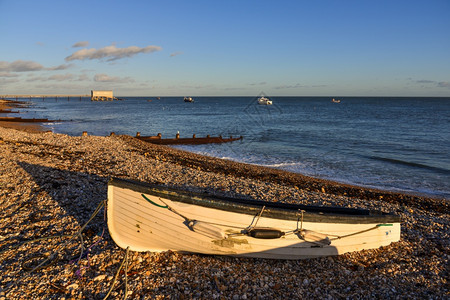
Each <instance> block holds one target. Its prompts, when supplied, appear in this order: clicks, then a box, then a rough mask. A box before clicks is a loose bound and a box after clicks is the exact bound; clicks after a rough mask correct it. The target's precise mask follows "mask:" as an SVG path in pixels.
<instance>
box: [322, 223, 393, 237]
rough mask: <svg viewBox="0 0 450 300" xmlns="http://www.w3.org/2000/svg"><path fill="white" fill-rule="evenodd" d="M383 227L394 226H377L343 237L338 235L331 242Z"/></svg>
mask: <svg viewBox="0 0 450 300" xmlns="http://www.w3.org/2000/svg"><path fill="white" fill-rule="evenodd" d="M382 226H393V224H377V225H375V226H374V227H371V228H368V229H364V230H361V231H358V232H354V233H350V234H346V235H342V236H339V235H338V236H336V237H335V238H332V239H330V240H331V241H334V240H340V239H343V238H346V237H350V236H354V235H357V234H360V233H364V232H368V231H371V230H374V229H377V228H379V227H382ZM329 235H331V234H329Z"/></svg>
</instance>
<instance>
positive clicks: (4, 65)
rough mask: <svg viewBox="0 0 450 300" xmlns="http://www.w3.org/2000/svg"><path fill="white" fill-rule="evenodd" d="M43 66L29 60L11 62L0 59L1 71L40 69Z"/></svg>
mask: <svg viewBox="0 0 450 300" xmlns="http://www.w3.org/2000/svg"><path fill="white" fill-rule="evenodd" d="M43 69H44V66H42V65H41V64H39V63H37V62H34V61H30V60H16V61H13V62H12V63H10V62H7V61H0V71H3V72H27V71H40V70H43Z"/></svg>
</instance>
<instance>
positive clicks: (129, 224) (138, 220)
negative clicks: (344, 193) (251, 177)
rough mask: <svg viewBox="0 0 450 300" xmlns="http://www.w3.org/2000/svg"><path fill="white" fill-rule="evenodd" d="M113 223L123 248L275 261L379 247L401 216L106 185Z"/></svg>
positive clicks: (117, 182) (393, 237) (392, 237)
mask: <svg viewBox="0 0 450 300" xmlns="http://www.w3.org/2000/svg"><path fill="white" fill-rule="evenodd" d="M108 228H109V232H110V234H111V237H112V238H113V240H114V241H115V243H116V244H117V245H118V246H119V247H121V248H124V249H125V248H127V247H129V249H130V250H132V251H152V252H160V251H167V250H172V251H181V252H194V253H203V254H218V255H232V256H244V257H259V258H273V259H303V258H311V257H319V256H330V255H339V254H343V253H346V252H352V251H360V250H363V249H374V248H379V247H381V246H386V245H389V244H390V243H392V242H396V241H398V240H399V239H400V219H399V217H398V216H395V215H392V214H387V213H382V212H379V211H376V212H374V211H368V210H359V209H348V208H333V207H317V206H304V205H294V204H283V203H276V202H265V201H255V200H243V199H234V198H222V197H217V196H211V195H206V194H200V193H192V192H187V191H180V190H175V189H170V188H167V187H163V186H157V185H150V184H147V183H142V182H134V181H128V180H123V179H113V180H111V181H110V182H109V183H108Z"/></svg>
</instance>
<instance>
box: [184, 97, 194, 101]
mask: <svg viewBox="0 0 450 300" xmlns="http://www.w3.org/2000/svg"><path fill="white" fill-rule="evenodd" d="M184 102H194V99H193V98H192V97H184Z"/></svg>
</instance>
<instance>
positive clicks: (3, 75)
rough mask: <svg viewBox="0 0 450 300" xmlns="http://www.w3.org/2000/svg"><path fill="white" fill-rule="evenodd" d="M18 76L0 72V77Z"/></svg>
mask: <svg viewBox="0 0 450 300" xmlns="http://www.w3.org/2000/svg"><path fill="white" fill-rule="evenodd" d="M18 76H19V75H17V74H12V73H9V72H0V77H18Z"/></svg>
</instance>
